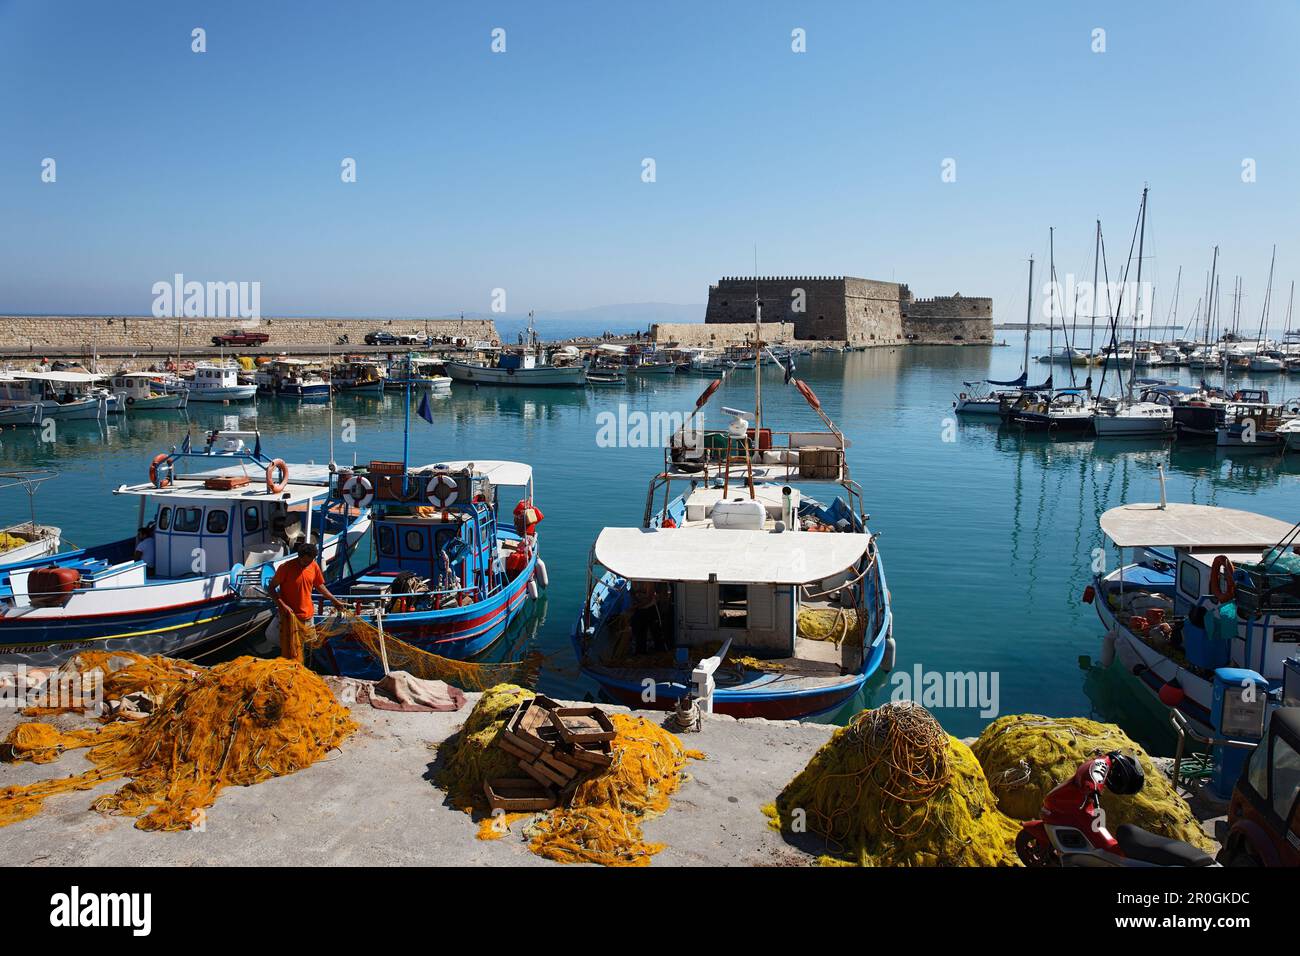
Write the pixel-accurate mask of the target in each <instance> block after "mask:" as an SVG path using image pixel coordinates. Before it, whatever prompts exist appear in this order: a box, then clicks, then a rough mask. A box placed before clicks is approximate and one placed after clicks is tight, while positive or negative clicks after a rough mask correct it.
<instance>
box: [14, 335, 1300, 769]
mask: <svg viewBox="0 0 1300 956" xmlns="http://www.w3.org/2000/svg"><path fill="white" fill-rule="evenodd" d="M1042 338H1043V339H1044V341H1043V342H1042V343H1039V342H1037V340H1036V341H1035V343H1034V346H1033V351H1034V352H1035V353H1041V352H1043V351H1045V350H1046V341H1045V339H1046V336H1045V335H1043V336H1042ZM1020 360H1021V350H1020V348H1019V347H1016V346H1014V345H1013V346H1012V347H1009V348H992V349H990V348H976V347H967V348H945V347H912V348H907V349H876V350H872V351H868V352H861V353H851V354H848V355H843V356H840V355H818V356H812V357H802V358H800V359H799V360H798V362H799V375H800V377H802V378H805V379H806V380H807V381H808V382H809V384H810V385H811V386H812V387H813V389H814V390H815V391H816V392H817V394H818V395H819V396H820V398H821V400H822V402H823V404H824V405H825V407H826V409H827V411H828V412H829V413H830V415H831V417H832V418H833V419H834V420H835V421H836V422H837V424H839V426H840V427H841V428H842V429H843V431H844V432H845V434H846V436H847V437H848V438H849V439H850V440H851V442H852V447H851V448H850V450H849V463H850V466H851V468H852V472H853V477H854V478H855V479H856V480H857V481H858V482H859V483H860V484H861V485H862V487H863V489H864V493H865V497H866V501H867V508H868V511H869V512H870V513H871V515H872V519H871V526H872V528H873V529H874V530H876V531H878V532H881V533H882V537H881V539H880V544H881V549H882V553H883V557H884V566H885V571H886V575H887V577H888V581H889V586H890V589H891V591H892V596H893V609H894V614H895V628H894V633H895V636H896V638H897V641H898V662H897V666H896V669H895V674H899V673H906V674H909V675H910V674H911V673H912V671H913V668H914V666H915V665H918V664H919V665H921V666H922V667H923V668H924V669H925V670H926V671H937V672H950V671H951V672H967V671H974V672H983V673H986V674H987V675H993V674H996V675H997V679H998V691H999V698H998V705H999V708H1000V712H1001V713H1020V712H1038V713H1046V714H1052V715H1081V716H1099V717H1101V718H1104V719H1108V720H1116V721H1118V722H1120V723H1121V724H1123V725H1124V726H1125V727H1127V728H1128V729H1129V730H1130V732H1132V733H1134V734H1135V735H1136V736H1138V737H1139V739H1142V740H1143V742H1144V743H1152V744H1153V745H1156V746H1158V747H1160V749H1164V746H1166V745H1167V736H1162V733H1161V727H1160V725H1159V721H1158V720H1157V718H1155V717H1154V716H1153V715H1152V713H1151V711H1150V710H1149V708H1148V707H1147V705H1146V703H1145V702H1144V701H1142V700H1141V699H1140V698H1139V699H1136V700H1135V699H1134V698H1133V697H1132V696H1131V693H1130V692H1131V689H1132V688H1131V686H1130V685H1129V683H1128V681H1129V679H1127V678H1123V679H1119V678H1114V677H1113V676H1112V675H1110V674H1105V675H1103V674H1100V673H1098V671H1097V670H1096V669H1095V668H1087V667H1085V666H1083V665H1081V662H1080V658H1081V657H1089V658H1096V657H1097V656H1098V652H1099V648H1100V636H1101V635H1100V630H1099V626H1098V624H1097V621H1096V617H1095V615H1094V614H1093V612H1092V610H1091V608H1090V607H1088V606H1087V605H1084V604H1082V603H1080V594H1081V592H1082V590H1083V588H1084V586H1085V584H1086V583H1087V579H1088V577H1089V573H1090V572H1089V568H1090V565H1091V563H1092V560H1093V549H1094V548H1097V547H1099V546H1100V545H1101V544H1102V541H1101V536H1100V534H1099V532H1098V530H1097V518H1098V516H1099V515H1100V514H1101V513H1102V512H1103V511H1105V510H1106V509H1107V508H1109V507H1113V506H1114V505H1117V504H1120V503H1122V502H1125V501H1138V500H1141V501H1152V500H1156V499H1157V497H1158V494H1159V489H1158V480H1157V466H1158V465H1161V464H1163V465H1164V466H1165V469H1166V472H1167V476H1168V495H1169V498H1170V500H1178V501H1191V502H1196V503H1201V504H1217V505H1224V506H1230V507H1239V508H1247V509H1250V510H1254V511H1259V512H1262V513H1265V514H1271V515H1274V516H1276V517H1279V518H1283V519H1288V520H1289V519H1291V518H1293V517H1295V515H1294V502H1295V497H1294V496H1295V490H1296V482H1297V480H1298V476H1300V464H1297V463H1295V461H1293V460H1288V461H1285V462H1281V463H1279V462H1276V461H1275V460H1274V459H1272V458H1271V457H1266V456H1251V457H1247V458H1243V459H1242V460H1240V461H1233V460H1230V459H1227V458H1222V457H1217V456H1216V453H1215V451H1214V449H1213V448H1212V447H1208V448H1206V447H1200V448H1194V447H1180V446H1175V445H1173V444H1172V443H1168V442H1147V441H1143V440H1128V441H1115V440H1112V441H1110V442H1106V443H1103V442H1098V441H1093V440H1051V439H1047V438H1045V437H1041V436H1035V435H1021V434H1020V433H1019V432H1015V431H1006V430H1000V429H999V428H998V427H997V426H996V425H994V424H983V423H954V422H953V420H952V409H951V402H952V398H953V393H954V392H956V391H958V390H960V388H961V385H960V383H961V381H962V380H973V379H976V378H983V377H985V376H990V375H991V376H992V377H995V378H1012V377H1014V376H1015V375H1016V374H1018V372H1019V369H1020ZM1045 369H1046V366H1044V365H1040V364H1038V363H1033V369H1032V371H1031V377H1033V378H1035V379H1036V380H1037V379H1040V378H1042V377H1044V373H1045ZM1064 371H1065V370H1064V369H1057V374H1058V377H1059V376H1060V374H1061V373H1062V372H1064ZM1097 374H1099V372H1094V375H1097ZM1153 374H1155V373H1153ZM1177 375H1178V373H1172V374H1171V376H1170V377H1175V376H1177ZM1180 378H1181V380H1183V381H1189V380H1191V373H1189V372H1188V371H1187V370H1182V372H1181V376H1180ZM1236 381H1237V379H1234V382H1236ZM1250 381H1251V380H1250V379H1249V377H1242V378H1241V379H1240V382H1241V384H1249V383H1250ZM1259 381H1260V384H1262V385H1264V387H1268V388H1270V389H1272V390H1273V392H1274V394H1275V395H1276V394H1279V393H1280V392H1281V391H1282V390H1283V389H1284V388H1285V386H1286V383H1287V379H1286V377H1285V376H1277V375H1274V376H1261V377H1260V378H1259ZM705 383H706V382H705V380H704V379H701V378H699V377H695V376H676V377H659V376H650V377H648V378H646V379H644V380H641V381H639V382H634V383H633V384H632V385H630V386H629V388H628V389H627V390H625V391H624V390H617V389H601V390H593V391H579V390H573V391H568V390H555V391H553V390H545V389H541V390H528V389H522V390H517V389H493V388H487V387H485V388H482V389H478V390H475V389H466V388H462V387H460V386H456V387H455V388H454V389H453V393H452V395H450V396H448V397H444V398H438V397H435V398H432V399H431V406H432V411H433V417H434V424H433V425H429V424H427V423H426V422H424V421H422V420H421V419H419V418H416V417H415V416H414V415H413V416H412V425H411V461H412V462H413V463H420V464H424V463H429V462H434V461H438V460H441V459H456V458H468V459H475V458H478V459H488V458H515V459H519V460H522V461H527V462H530V463H531V464H532V465H533V467H534V469H535V471H536V482H537V502H538V504H539V505H540V506H541V508H542V510H543V511H544V512H545V516H546V518H545V521H544V522H543V523H542V526H541V550H542V556H543V557H544V559H545V561H546V564H547V566H548V569H549V572H550V589H549V594H548V599H547V601H546V602H545V608H544V612H545V613H544V615H543V616H542V619H539V620H537V621H534V622H532V623H533V624H535V625H536V627H535V630H536V638H535V640H536V641H537V643H538V646H539V647H540V649H541V650H542V651H543V652H544V653H545V654H546V665H545V669H544V671H543V675H542V688H543V689H544V690H546V691H547V692H548V693H552V694H555V695H561V696H566V697H578V698H581V697H583V696H586V695H589V694H593V693H594V691H595V689H594V687H591V686H587V685H585V684H584V683H583V682H582V681H581V679H580V678H579V677H578V674H577V670H576V667H575V665H574V662H573V659H572V655H571V653H570V650H569V629H570V626H571V624H572V622H573V619H574V617H575V616H576V614H577V610H578V608H579V606H580V603H581V600H582V593H583V588H584V587H585V582H586V561H587V554H588V551H589V549H590V546H591V543H592V541H593V540H594V538H595V536H596V534H597V533H598V532H599V530H600V528H601V527H603V526H605V525H636V524H638V523H639V522H640V520H641V515H642V511H643V508H644V504H645V493H646V489H647V485H648V482H649V478H650V476H651V474H652V473H653V472H654V470H655V469H656V467H657V466H658V465H659V464H660V463H661V462H662V451H661V450H660V449H658V448H647V447H639V448H626V447H614V448H607V447H599V446H598V444H597V437H598V433H599V431H600V426H601V424H602V420H601V418H600V417H599V416H600V415H601V413H602V412H613V413H615V414H616V415H617V414H618V406H619V403H625V404H626V409H625V412H626V413H630V412H645V413H653V412H681V413H684V412H686V411H688V410H689V409H690V408H691V407H693V405H694V400H695V397H696V396H697V395H698V394H699V392H700V391H701V390H702V389H703V387H704V385H705ZM1291 388H1292V392H1293V393H1294V391H1295V390H1296V389H1297V386H1296V385H1295V384H1294V383H1293V384H1292V386H1291ZM763 394H764V408H765V424H768V425H770V426H771V427H773V428H775V429H778V430H779V429H783V428H796V429H799V428H808V429H814V428H816V427H818V422H817V419H816V417H815V416H814V414H813V413H812V411H811V410H810V409H809V408H808V407H807V406H806V405H805V404H804V402H803V401H802V399H801V398H800V397H799V396H798V394H797V393H796V392H795V391H794V390H793V389H792V388H789V387H786V386H784V385H783V384H782V382H781V376H780V373H779V372H778V371H776V370H767V371H765V372H764V389H763ZM402 401H403V399H402V396H400V395H398V394H386V395H384V396H383V397H382V398H340V399H338V400H337V401H336V403H335V405H334V424H335V451H334V456H335V458H336V460H338V461H339V462H340V463H351V462H352V461H353V460H354V456H355V459H356V460H360V461H367V460H369V459H371V458H385V459H394V458H400V457H401V445H402ZM752 404H753V373H752V372H738V373H736V374H735V375H734V377H733V379H732V380H731V381H729V382H728V383H727V384H725V385H724V386H723V388H722V390H721V392H720V394H719V396H718V397H717V398H715V399H714V401H713V402H712V403H711V404H710V406H709V409H710V411H711V413H712V414H711V417H710V418H709V420H708V421H709V424H710V425H720V424H723V422H724V419H723V417H722V415H721V412H720V411H719V409H720V408H721V406H722V405H733V406H735V407H739V408H750V407H752ZM227 418H236V419H237V421H238V422H239V424H240V426H241V427H252V426H253V425H254V424H255V425H256V426H257V427H259V428H260V429H261V431H262V434H263V448H264V450H265V451H266V452H268V453H269V454H272V455H274V456H277V457H281V458H285V459H287V460H289V461H291V462H292V461H308V460H315V461H326V460H328V458H329V422H330V410H329V407H328V406H326V405H323V404H320V405H313V404H301V405H300V404H297V403H292V402H286V401H281V400H263V401H261V402H260V403H259V404H258V405H257V406H253V405H249V406H245V407H236V406H232V407H226V408H220V407H208V406H204V405H201V404H195V405H193V406H192V407H191V409H190V410H189V412H188V419H187V418H186V417H185V416H184V415H183V414H182V413H178V412H154V413H145V414H137V415H129V416H126V417H125V418H124V419H123V418H118V419H117V420H115V421H114V422H112V423H111V424H109V425H108V426H106V427H105V426H101V425H97V424H96V423H94V422H85V423H80V422H69V423H64V424H62V425H61V426H60V429H59V432H58V436H57V440H56V442H55V443H53V444H41V443H40V442H39V440H38V436H37V435H36V434H35V433H34V432H33V431H32V430H31V429H26V430H9V431H4V432H0V464H2V465H3V467H4V468H6V469H10V468H32V467H52V468H56V469H58V470H59V472H60V477H59V478H58V479H57V480H56V481H53V482H51V483H49V484H47V485H46V486H44V488H43V489H42V491H41V492H40V494H39V495H38V498H37V505H38V515H39V517H40V519H41V520H43V521H46V522H49V523H52V524H57V525H59V526H60V527H62V528H63V529H64V533H65V536H66V537H67V539H68V540H70V541H72V542H75V543H76V544H78V545H86V544H92V543H96V542H99V541H102V540H105V539H107V538H109V537H120V536H124V535H126V534H128V533H130V531H131V530H132V525H133V522H134V518H135V510H134V508H133V507H132V504H131V502H129V501H128V500H126V499H123V498H117V497H115V496H113V495H112V494H110V490H111V489H112V488H114V487H116V486H118V485H119V484H122V483H130V482H136V481H140V480H143V479H144V478H145V477H146V473H147V467H148V462H149V459H150V458H151V457H152V456H153V455H154V454H156V453H157V452H159V451H164V450H167V449H169V448H171V447H172V446H173V445H178V444H179V443H180V442H181V441H182V439H183V438H184V435H185V432H186V429H187V427H188V428H189V429H190V430H191V431H192V432H193V434H194V436H195V440H196V441H198V440H199V439H200V438H201V436H202V432H203V431H204V430H205V429H210V428H213V427H222V426H225V425H226V424H227V421H226V420H227ZM349 420H350V421H351V422H352V423H353V424H354V426H355V439H356V440H355V442H354V443H348V442H345V441H344V440H343V438H344V437H345V429H346V428H347V427H348V423H349ZM0 508H3V512H2V514H3V521H4V523H10V522H12V521H17V520H22V519H24V518H25V517H26V508H27V501H26V496H25V495H23V494H22V493H21V492H13V491H10V492H7V493H6V494H5V497H4V498H3V499H0ZM1107 557H1108V560H1110V561H1112V562H1113V560H1114V554H1113V552H1112V553H1111V554H1109V555H1108V556H1107ZM530 630H531V628H530ZM892 690H893V685H892V684H891V683H890V681H889V679H888V678H886V677H884V676H883V675H882V676H881V677H879V678H878V679H877V680H875V681H873V682H872V685H871V687H869V689H868V692H867V695H868V699H865V700H860V701H858V702H856V706H855V707H851V708H846V710H845V711H844V712H842V713H841V714H839V715H837V718H838V719H840V720H843V719H844V718H845V716H846V715H847V714H849V713H852V712H853V710H855V709H856V707H859V706H865V705H867V704H870V703H872V702H879V701H881V700H885V699H888V697H889V696H890V694H891V692H892ZM936 712H937V714H938V715H939V717H940V719H941V720H942V721H943V722H944V725H945V726H946V727H947V729H948V730H949V732H951V733H954V734H957V735H958V736H965V735H968V734H974V733H978V732H979V730H980V728H981V727H982V726H983V725H984V724H985V723H987V718H985V717H981V716H980V714H979V713H978V711H977V710H976V709H973V708H969V707H968V708H952V707H949V708H939V709H937V710H936Z"/></svg>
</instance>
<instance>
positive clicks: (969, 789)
mask: <svg viewBox="0 0 1300 956" xmlns="http://www.w3.org/2000/svg"><path fill="white" fill-rule="evenodd" d="M775 814H776V820H777V824H778V826H779V828H780V829H781V830H782V831H784V832H787V833H789V834H791V835H798V834H800V833H805V832H808V833H813V834H816V835H818V836H819V837H821V838H822V840H824V842H825V846H826V848H827V849H828V850H829V851H830V853H831V854H833V856H834V857H835V858H837V860H838V861H848V862H851V863H857V864H859V865H862V866H1010V865H1015V864H1016V863H1017V857H1016V852H1015V838H1016V833H1017V832H1018V831H1019V826H1018V825H1017V824H1016V823H1015V822H1014V821H1012V820H1010V819H1008V818H1007V817H1006V816H1004V815H1003V814H1002V813H1000V812H999V811H998V809H997V804H996V801H995V800H994V797H993V794H992V792H991V791H990V790H989V786H988V782H987V781H986V780H985V779H984V774H983V772H982V771H981V770H980V766H979V763H978V762H976V760H975V757H974V755H972V754H971V752H970V748H968V747H967V746H966V745H965V744H963V743H962V742H961V741H959V740H957V739H956V738H954V737H950V736H948V735H947V734H946V733H945V732H944V730H943V728H942V727H941V726H940V725H939V722H938V721H937V720H935V718H934V717H933V716H932V715H931V714H930V713H929V711H927V710H925V709H924V708H922V707H920V706H919V705H917V704H913V703H911V702H902V703H891V704H885V705H883V706H881V707H877V708H875V709H874V710H864V711H862V712H861V713H860V714H858V715H857V716H856V717H854V718H853V720H852V721H851V722H850V723H849V724H848V726H846V727H841V728H840V729H839V730H837V731H836V732H835V735H834V736H833V737H832V738H831V739H830V740H829V741H828V742H827V743H826V744H824V745H823V746H822V747H821V749H820V750H818V751H817V753H816V754H814V755H813V758H812V760H810V761H809V763H808V766H807V767H805V768H804V769H803V771H801V772H800V773H799V775H798V776H796V777H795V778H794V779H793V780H792V781H790V783H789V784H787V785H786V788H785V789H784V790H782V791H781V794H780V796H778V797H777V799H776V805H775ZM837 860H831V861H828V862H836V861H837Z"/></svg>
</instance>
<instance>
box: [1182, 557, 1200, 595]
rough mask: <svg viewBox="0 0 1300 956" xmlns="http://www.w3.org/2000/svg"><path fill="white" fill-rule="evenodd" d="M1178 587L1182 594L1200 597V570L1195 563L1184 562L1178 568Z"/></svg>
mask: <svg viewBox="0 0 1300 956" xmlns="http://www.w3.org/2000/svg"><path fill="white" fill-rule="evenodd" d="M1178 586H1179V587H1180V588H1181V589H1182V592H1183V593H1184V594H1190V595H1191V596H1192V597H1200V596H1201V595H1202V594H1203V593H1204V592H1203V591H1202V590H1201V569H1200V566H1199V565H1197V563H1196V562H1195V561H1184V562H1182V563H1181V564H1180V565H1179V566H1178Z"/></svg>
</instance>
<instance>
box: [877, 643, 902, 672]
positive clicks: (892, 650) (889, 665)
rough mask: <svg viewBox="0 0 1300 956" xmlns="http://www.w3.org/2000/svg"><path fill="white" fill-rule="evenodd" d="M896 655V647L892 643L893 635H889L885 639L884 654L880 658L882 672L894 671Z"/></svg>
mask: <svg viewBox="0 0 1300 956" xmlns="http://www.w3.org/2000/svg"><path fill="white" fill-rule="evenodd" d="M897 653H898V645H897V644H895V643H894V635H893V634H890V635H889V636H888V637H887V638H885V653H884V655H883V656H882V657H881V658H880V669H881V670H882V671H892V670H893V669H894V657H895V656H896V655H897Z"/></svg>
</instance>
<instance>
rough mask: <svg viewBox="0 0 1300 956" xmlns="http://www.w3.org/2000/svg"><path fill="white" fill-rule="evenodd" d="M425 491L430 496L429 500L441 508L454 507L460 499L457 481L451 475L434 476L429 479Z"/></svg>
mask: <svg viewBox="0 0 1300 956" xmlns="http://www.w3.org/2000/svg"><path fill="white" fill-rule="evenodd" d="M424 491H425V494H427V495H428V496H429V500H430V501H432V502H433V503H434V504H435V505H437V506H438V507H440V508H446V507H447V506H448V505H454V504H455V503H456V499H458V498H459V497H460V489H459V488H457V486H456V479H455V478H453V477H451V475H434V476H433V477H432V478H430V479H429V484H428V485H426V486H425V489H424Z"/></svg>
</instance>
